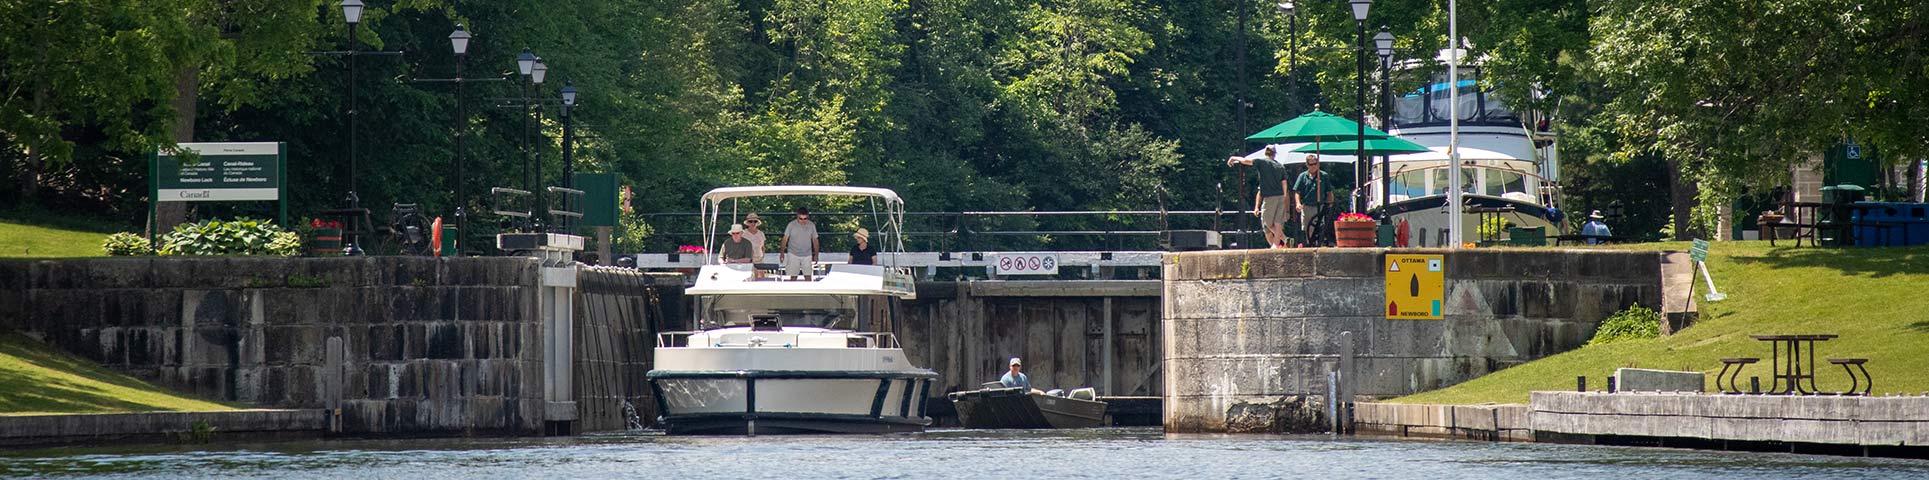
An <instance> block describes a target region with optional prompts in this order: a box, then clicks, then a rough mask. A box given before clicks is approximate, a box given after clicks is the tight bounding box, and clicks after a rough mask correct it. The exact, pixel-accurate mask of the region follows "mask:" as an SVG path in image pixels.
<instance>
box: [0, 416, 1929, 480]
mask: <svg viewBox="0 0 1929 480" xmlns="http://www.w3.org/2000/svg"><path fill="white" fill-rule="evenodd" d="M22 476H26V477H47V478H170V479H172V478H264V477H273V478H328V479H336V478H396V479H408V480H428V479H444V478H447V479H475V478H613V477H627V478H672V477H674V478H730V479H743V478H1053V479H1063V478H1186V479H1206V478H1215V479H1216V478H1282V477H1285V478H1388V479H1401V478H1412V479H1461V478H1466V479H1495V478H1507V479H1525V480H1548V479H1561V478H1618V479H1645V478H1711V477H1719V478H1748V477H1758V478H1767V477H1774V478H1803V479H1816V478H1929V461H1919V460H1904V459H1881V458H1856V457H1830V456H1814V455H1792V454H1775V453H1740V452H1711V451H1696V450H1678V449H1660V448H1627V447H1595V446H1575V445H1549V444H1522V443H1486V442H1470V441H1431V440H1404V439H1374V438H1346V437H1340V438H1337V439H1335V438H1331V437H1327V436H1275V435H1172V436H1169V435H1165V434H1163V433H1161V432H1159V431H1158V430H1157V429H1155V428H1154V429H1145V428H1112V429H1092V430H1079V431H966V430H949V431H933V432H928V433H922V434H900V435H865V436H788V437H779V436H764V437H755V438H742V437H664V436H661V435H657V434H651V433H633V434H607V435H586V436H580V437H571V438H548V439H527V438H496V439H491V438H484V439H409V440H325V441H295V442H277V443H248V444H214V445H194V446H143V447H126V446H123V447H101V448H63V449H45V450H31V451H6V452H0V477H9V478H11V477H22Z"/></svg>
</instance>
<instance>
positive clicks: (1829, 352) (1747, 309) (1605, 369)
mask: <svg viewBox="0 0 1929 480" xmlns="http://www.w3.org/2000/svg"><path fill="white" fill-rule="evenodd" d="M1613 248H1634V249H1652V250H1663V249H1666V250H1687V248H1688V245H1687V243H1685V242H1674V243H1655V244H1639V245H1631V246H1626V247H1613ZM1708 270H1709V272H1710V273H1711V274H1712V275H1713V276H1714V278H1715V286H1716V288H1718V289H1719V290H1720V291H1721V292H1722V293H1725V294H1728V299H1727V300H1723V301H1720V302H1713V303H1710V302H1701V303H1700V308H1701V321H1700V322H1699V323H1697V324H1696V325H1695V326H1693V327H1690V328H1688V329H1685V330H1683V331H1681V332H1677V333H1676V334H1675V335H1672V336H1665V337H1661V338H1657V339H1651V340H1633V341H1625V342H1617V343H1612V344H1607V345H1600V346H1593V347H1584V348H1580V349H1577V350H1573V351H1570V352H1567V353H1563V354H1560V355H1555V356H1552V357H1548V358H1545V359H1541V360H1538V361H1534V362H1530V363H1527V364H1523V365H1520V366H1517V367H1513V368H1509V369H1506V370H1502V371H1499V372H1495V373H1493V374H1490V375H1487V376H1484V377H1480V378H1477V379H1474V380H1471V381H1468V382H1466V383H1463V384H1460V385H1455V386H1452V387H1448V388H1444V389H1440V390H1435V391H1431V392H1424V393H1420V394H1417V395H1412V396H1407V397H1403V398H1398V399H1394V400H1392V401H1394V402H1400V403H1439V404H1470V403H1482V402H1496V403H1526V402H1527V399H1528V392H1530V391H1534V390H1572V389H1574V377H1576V376H1580V375H1585V376H1587V377H1588V387H1589V388H1590V389H1596V390H1598V389H1602V388H1604V387H1605V385H1606V382H1607V376H1609V375H1612V374H1613V372H1614V369H1616V368H1620V367H1637V368H1658V369H1669V370H1692V371H1702V372H1707V373H1708V379H1709V382H1710V385H1709V387H1708V388H1709V390H1710V391H1713V389H1714V386H1713V384H1712V383H1713V380H1714V376H1715V373H1716V372H1718V371H1720V370H1721V361H1720V360H1719V359H1720V358H1723V357H1759V358H1761V359H1762V362H1761V363H1759V364H1755V365H1752V366H1749V367H1748V368H1747V369H1746V370H1745V371H1744V372H1743V374H1742V378H1741V381H1740V382H1738V385H1741V386H1742V388H1748V387H1747V382H1748V377H1750V376H1760V377H1763V378H1762V388H1764V389H1766V388H1768V384H1769V382H1768V380H1769V379H1768V376H1769V375H1770V373H1769V366H1768V363H1769V357H1770V350H1769V345H1768V344H1766V343H1763V342H1760V341H1756V340H1754V339H1751V338H1748V336H1749V335H1757V334H1805V333H1832V334H1836V335H1841V337H1840V338H1837V339H1835V340H1831V341H1825V342H1818V343H1817V344H1816V347H1817V348H1816V355H1815V361H1816V363H1817V365H1816V368H1817V369H1818V370H1820V372H1819V375H1817V378H1816V384H1817V385H1818V386H1819V387H1821V388H1822V389H1823V390H1824V391H1839V390H1845V389H1847V388H1848V387H1849V379H1848V375H1847V374H1846V373H1843V372H1842V369H1841V367H1839V366H1835V365H1830V364H1828V363H1827V362H1826V361H1824V360H1823V359H1824V358H1828V357H1857V358H1867V359H1869V363H1868V365H1867V366H1868V369H1869V374H1870V375H1871V376H1873V377H1874V378H1875V390H1874V393H1875V394H1877V395H1880V394H1883V393H1911V394H1914V393H1921V392H1925V391H1929V247H1908V248H1847V249H1818V248H1806V247H1805V248H1792V247H1788V246H1786V245H1784V246H1782V247H1773V248H1771V247H1769V246H1768V242H1717V243H1715V244H1714V246H1713V249H1712V251H1711V252H1710V254H1709V259H1708ZM1706 289H1707V287H1706V284H1705V283H1703V282H1702V281H1700V280H1697V281H1696V283H1695V298H1697V299H1699V298H1701V295H1702V294H1704V293H1706V291H1705V290H1706Z"/></svg>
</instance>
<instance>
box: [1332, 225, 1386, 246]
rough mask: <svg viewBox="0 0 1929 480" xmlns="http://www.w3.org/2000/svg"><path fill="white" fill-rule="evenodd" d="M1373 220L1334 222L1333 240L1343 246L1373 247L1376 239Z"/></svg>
mask: <svg viewBox="0 0 1929 480" xmlns="http://www.w3.org/2000/svg"><path fill="white" fill-rule="evenodd" d="M1378 225H1379V224H1377V223H1373V222H1344V221H1341V222H1333V241H1334V243H1337V244H1339V246H1341V247H1371V246H1373V242H1374V240H1375V238H1374V237H1375V228H1374V227H1376V226H1378Z"/></svg>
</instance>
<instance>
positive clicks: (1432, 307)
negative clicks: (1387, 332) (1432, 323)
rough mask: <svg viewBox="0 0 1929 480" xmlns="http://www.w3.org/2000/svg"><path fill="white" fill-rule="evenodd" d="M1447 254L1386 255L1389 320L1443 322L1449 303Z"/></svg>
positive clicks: (1387, 312)
mask: <svg viewBox="0 0 1929 480" xmlns="http://www.w3.org/2000/svg"><path fill="white" fill-rule="evenodd" d="M1446 267H1447V261H1446V258H1445V256H1444V255H1438V254H1435V255H1396V254H1387V256H1386V318H1387V319H1388V320H1440V319H1443V318H1446V317H1445V316H1444V315H1442V313H1443V311H1442V310H1443V308H1444V307H1445V306H1444V303H1446V297H1447V295H1446V292H1447V288H1446V284H1447V268H1446Z"/></svg>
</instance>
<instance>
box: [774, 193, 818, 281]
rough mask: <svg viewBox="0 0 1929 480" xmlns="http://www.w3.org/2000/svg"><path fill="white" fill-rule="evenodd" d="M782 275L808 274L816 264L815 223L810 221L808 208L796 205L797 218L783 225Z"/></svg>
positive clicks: (781, 241) (780, 241) (780, 242)
mask: <svg viewBox="0 0 1929 480" xmlns="http://www.w3.org/2000/svg"><path fill="white" fill-rule="evenodd" d="M778 243H779V244H781V246H782V248H783V257H784V275H810V274H811V273H812V272H813V268H812V265H816V264H817V224H816V223H813V222H811V221H810V209H809V208H804V207H797V219H796V220H791V221H790V225H786V226H784V238H783V240H779V241H778Z"/></svg>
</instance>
